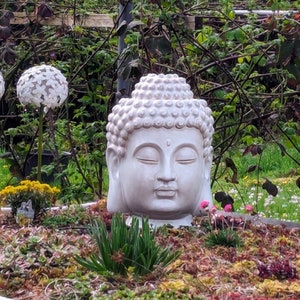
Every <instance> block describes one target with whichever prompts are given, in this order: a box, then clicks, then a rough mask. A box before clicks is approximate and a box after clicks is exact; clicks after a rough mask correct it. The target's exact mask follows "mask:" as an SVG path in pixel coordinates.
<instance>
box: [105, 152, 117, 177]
mask: <svg viewBox="0 0 300 300" xmlns="http://www.w3.org/2000/svg"><path fill="white" fill-rule="evenodd" d="M106 164H107V169H108V174H109V177H110V179H111V180H119V157H118V155H117V153H116V152H115V151H114V150H113V149H107V151H106Z"/></svg>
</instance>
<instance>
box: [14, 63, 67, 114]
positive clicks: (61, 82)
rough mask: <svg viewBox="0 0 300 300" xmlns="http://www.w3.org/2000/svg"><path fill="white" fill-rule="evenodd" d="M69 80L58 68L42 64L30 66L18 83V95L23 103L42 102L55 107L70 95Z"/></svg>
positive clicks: (35, 103) (48, 106) (38, 103)
mask: <svg viewBox="0 0 300 300" xmlns="http://www.w3.org/2000/svg"><path fill="white" fill-rule="evenodd" d="M68 91H69V89H68V82H67V80H66V78H65V76H64V75H63V74H62V73H61V72H60V71H59V70H58V69H56V68H54V67H52V66H49V65H40V66H35V67H32V68H29V69H28V70H26V71H25V72H24V73H23V74H22V75H21V77H20V79H19V81H18V83H17V96H18V99H19V100H20V102H21V103H22V104H23V105H26V104H33V105H35V106H38V107H39V106H40V105H41V104H42V105H44V106H45V107H47V108H52V109H53V108H55V107H58V106H60V105H62V104H63V103H64V101H65V100H66V98H67V96H68Z"/></svg>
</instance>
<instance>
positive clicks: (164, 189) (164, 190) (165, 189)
mask: <svg viewBox="0 0 300 300" xmlns="http://www.w3.org/2000/svg"><path fill="white" fill-rule="evenodd" d="M154 191H155V194H156V196H157V197H158V198H173V197H174V196H175V195H176V192H177V189H176V188H173V187H169V186H160V187H158V188H156V189H155V190H154Z"/></svg>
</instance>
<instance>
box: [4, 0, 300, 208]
mask: <svg viewBox="0 0 300 300" xmlns="http://www.w3.org/2000/svg"><path fill="white" fill-rule="evenodd" d="M298 2H299V1H271V2H268V3H267V4H266V3H265V2H264V1H253V0H251V1H247V2H245V1H231V0H222V1H207V0H205V1H185V0H182V1H177V0H174V1H138V2H134V1H133V2H132V3H133V6H134V7H133V12H132V15H133V21H132V22H130V23H129V24H126V23H122V25H118V24H116V26H115V28H111V29H107V28H97V27H96V26H95V27H90V28H86V27H83V26H79V25H76V26H73V27H70V28H69V27H59V28H58V27H51V26H41V25H40V23H39V21H38V20H33V21H32V22H31V23H30V24H28V25H26V26H21V25H20V26H15V27H13V28H11V30H12V32H13V35H12V36H10V39H9V40H5V39H3V40H1V45H0V46H1V49H2V54H1V58H2V61H1V63H0V66H1V71H2V72H3V74H4V77H5V79H6V86H7V89H6V93H5V95H4V97H3V99H2V101H3V106H2V107H3V111H1V115H3V116H7V118H3V119H1V121H0V133H1V146H4V147H5V148H6V149H7V150H8V151H10V152H12V159H13V160H14V162H15V163H14V164H13V165H14V167H15V166H16V167H20V168H19V169H21V170H22V165H23V163H24V159H25V158H26V153H28V152H29V151H30V150H31V149H35V146H36V145H35V134H34V133H35V132H36V112H34V111H31V110H30V111H24V109H23V108H21V107H20V106H18V105H17V100H16V94H15V82H16V81H17V79H18V78H19V76H20V74H21V73H22V72H23V71H24V70H26V69H27V68H29V67H31V66H32V65H34V64H38V63H42V62H43V63H47V64H51V65H53V66H55V67H57V68H58V69H60V70H61V71H62V72H63V74H64V75H65V76H66V77H67V78H68V82H69V87H70V95H69V99H68V101H67V103H66V105H65V106H64V107H62V108H60V109H59V110H56V111H55V112H54V117H55V118H54V119H55V120H56V122H55V134H56V141H54V140H53V139H52V135H51V134H52V133H51V132H50V131H49V130H47V129H48V128H45V129H46V130H45V134H44V141H45V145H44V146H45V147H48V148H49V149H50V150H53V149H54V150H60V151H69V152H72V161H71V163H70V169H66V170H61V172H58V173H60V174H61V178H62V179H63V188H64V191H63V201H64V202H66V203H67V202H68V203H69V202H72V201H88V200H91V199H93V198H94V197H95V195H96V196H97V197H101V196H102V195H103V194H105V192H106V190H107V182H105V180H106V179H107V178H106V176H105V167H106V165H105V147H106V141H105V124H106V120H107V114H108V113H109V112H110V110H111V108H112V106H113V105H114V103H115V102H116V100H117V98H116V95H115V92H116V91H117V79H118V78H122V79H128V80H129V90H128V91H122V93H124V94H125V95H130V93H131V90H132V87H133V84H134V83H135V82H137V81H138V80H139V78H140V76H142V75H144V74H147V73H150V72H154V73H159V72H163V73H170V72H176V73H178V74H179V75H180V76H182V77H185V78H186V79H187V82H188V83H189V84H190V85H191V88H192V91H193V92H194V95H195V97H196V98H203V99H206V100H207V101H208V103H209V105H210V107H211V108H212V110H213V115H214V118H215V135H214V142H213V143H214V144H213V146H214V153H215V157H214V163H215V166H216V169H215V172H214V173H212V181H213V185H215V184H216V179H217V173H218V167H221V165H222V161H223V160H224V153H226V151H227V150H228V149H229V150H230V149H233V148H235V147H240V148H241V147H247V146H249V145H254V144H258V143H259V144H264V143H267V142H270V141H276V140H278V138H279V137H281V138H283V139H286V140H289V141H293V140H294V139H295V137H297V135H299V132H300V128H299V106H298V100H299V99H298V90H299V85H300V77H299V76H300V74H299V69H300V58H299V57H300V56H299V41H300V35H299V32H300V31H299V20H298V19H297V18H298V17H297V15H295V14H293V13H290V14H286V15H284V16H283V15H280V14H279V13H276V14H274V15H273V16H268V15H265V16H264V15H263V16H261V15H257V14H254V13H251V14H248V15H245V16H241V15H238V14H237V13H235V11H234V9H250V10H251V9H257V7H263V8H266V9H271V10H273V11H277V10H278V9H280V10H282V9H286V10H297V9H300V6H299V3H298ZM123 3H124V4H126V1H125V2H124V1H123ZM119 4H120V3H119V2H118V1H112V2H107V1H106V2H105V1H94V0H88V1H83V0H82V1H77V2H76V3H74V1H73V0H72V1H71V0H69V1H55V4H53V3H51V4H50V5H52V6H53V7H52V9H53V10H54V12H55V13H59V12H63V14H71V15H73V14H75V12H76V15H77V14H81V15H86V14H93V13H109V14H110V15H114V16H117V15H118V12H119ZM36 5H38V4H36ZM266 5H267V6H266ZM22 7H23V11H26V12H28V13H30V12H33V11H34V10H35V7H34V5H33V4H32V3H25V4H24V5H23V6H22ZM0 8H3V9H9V10H11V11H12V12H13V11H14V10H15V9H16V7H15V6H14V5H13V4H9V3H6V2H5V4H0ZM193 16H194V17H195V23H193V22H192V23H191V22H189V23H188V24H187V19H188V18H189V17H193ZM115 19H116V18H115ZM16 28H17V29H16ZM121 33H126V38H125V42H126V47H125V48H124V49H123V51H122V53H119V51H118V37H119V35H120V34H121ZM8 41H9V42H8ZM117 92H119V91H117ZM11 116H17V121H18V122H14V123H13V124H9V120H10V118H11ZM19 119H21V121H20V122H19ZM16 124H19V126H16ZM46 124H48V122H45V127H47V126H48V125H46ZM295 145H296V144H295V143H294V144H293V147H294V148H295V149H297V147H296V146H295ZM56 147H57V149H56ZM295 160H296V161H297V159H295ZM298 165H299V159H298ZM104 183H105V185H104Z"/></svg>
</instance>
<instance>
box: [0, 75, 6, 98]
mask: <svg viewBox="0 0 300 300" xmlns="http://www.w3.org/2000/svg"><path fill="white" fill-rule="evenodd" d="M4 92H5V82H4V78H3V75H2V73H1V72H0V99H1V98H2V96H3V95H4Z"/></svg>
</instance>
